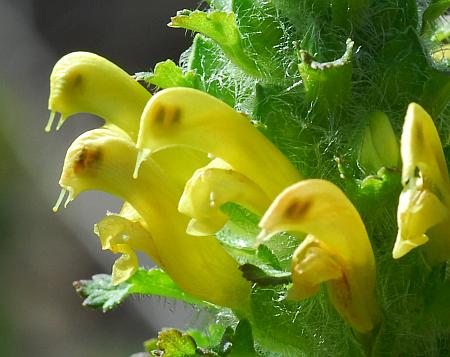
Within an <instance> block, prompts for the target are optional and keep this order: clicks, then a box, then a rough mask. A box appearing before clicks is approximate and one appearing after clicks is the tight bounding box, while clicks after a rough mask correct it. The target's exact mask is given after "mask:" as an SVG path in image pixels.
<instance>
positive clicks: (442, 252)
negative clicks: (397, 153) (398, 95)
mask: <svg viewBox="0 0 450 357" xmlns="http://www.w3.org/2000/svg"><path fill="white" fill-rule="evenodd" d="M401 157H402V161H403V169H402V184H403V191H402V193H401V194H400V200H399V205H398V211H397V223H398V235H397V239H396V242H395V246H394V250H393V252H392V255H393V257H394V258H395V259H398V258H401V257H402V256H404V255H405V254H407V253H408V252H409V251H411V250H412V249H414V248H416V247H418V246H421V245H423V244H425V243H427V242H428V241H429V243H427V245H426V247H425V254H426V256H427V258H428V260H429V261H430V262H432V263H439V262H443V261H446V260H447V259H449V258H450V236H449V232H450V215H449V213H450V212H449V207H450V181H449V176H448V171H447V164H446V162H445V157H444V152H443V150H442V144H441V141H440V139H439V135H438V133H437V130H436V127H435V125H434V123H433V119H432V118H431V117H430V116H429V115H428V113H427V112H426V111H425V110H424V109H423V108H422V107H421V106H420V105H418V104H416V103H411V104H410V105H409V107H408V110H407V113H406V117H405V124H404V126H403V133H402V138H401Z"/></svg>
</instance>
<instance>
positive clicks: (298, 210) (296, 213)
mask: <svg viewBox="0 0 450 357" xmlns="http://www.w3.org/2000/svg"><path fill="white" fill-rule="evenodd" d="M310 208H311V201H304V202H303V201H293V202H291V203H290V204H289V205H288V206H287V208H286V210H285V211H284V216H285V217H286V218H289V219H300V218H301V217H303V216H304V215H305V214H306V212H308V210H309V209H310Z"/></svg>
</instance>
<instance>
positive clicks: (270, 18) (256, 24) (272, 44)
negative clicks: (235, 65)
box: [233, 0, 293, 79]
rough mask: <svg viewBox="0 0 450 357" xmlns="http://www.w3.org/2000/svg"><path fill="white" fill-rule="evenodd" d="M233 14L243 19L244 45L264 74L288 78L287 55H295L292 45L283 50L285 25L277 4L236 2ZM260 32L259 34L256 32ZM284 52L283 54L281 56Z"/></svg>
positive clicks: (236, 0)
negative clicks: (276, 7) (280, 17)
mask: <svg viewBox="0 0 450 357" xmlns="http://www.w3.org/2000/svg"><path fill="white" fill-rule="evenodd" d="M233 12H234V13H235V14H236V18H238V19H239V22H238V29H239V32H240V34H241V38H242V43H243V46H244V48H245V49H247V51H249V52H250V51H251V53H250V54H249V56H250V57H251V58H253V59H254V61H255V62H256V63H257V64H258V68H263V69H264V73H270V75H271V77H272V79H273V76H274V75H275V76H277V78H284V74H285V68H283V65H285V62H286V61H284V60H283V55H285V53H284V51H288V52H291V53H292V50H293V48H292V45H291V43H290V42H289V43H288V44H287V46H286V45H285V46H283V45H284V43H283V40H284V41H286V39H283V36H284V33H283V30H282V26H283V24H282V23H280V21H279V19H278V16H277V12H276V10H275V8H274V7H273V4H272V3H271V2H269V1H256V4H255V1H254V0H234V1H233ZM255 29H257V31H255ZM282 49H283V50H284V51H283V53H280V52H281V51H282Z"/></svg>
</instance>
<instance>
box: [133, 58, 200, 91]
mask: <svg viewBox="0 0 450 357" xmlns="http://www.w3.org/2000/svg"><path fill="white" fill-rule="evenodd" d="M135 78H136V79H137V80H142V81H144V82H146V83H147V84H153V85H155V86H157V87H159V88H163V89H165V88H171V87H190V88H197V89H202V88H201V85H200V81H199V78H198V77H197V75H196V74H195V73H194V72H193V71H187V72H186V73H183V70H182V69H181V68H180V67H178V66H177V65H176V64H175V63H174V62H173V61H171V60H167V61H164V62H159V63H158V64H157V65H156V66H155V70H154V71H153V72H140V73H136V75H135Z"/></svg>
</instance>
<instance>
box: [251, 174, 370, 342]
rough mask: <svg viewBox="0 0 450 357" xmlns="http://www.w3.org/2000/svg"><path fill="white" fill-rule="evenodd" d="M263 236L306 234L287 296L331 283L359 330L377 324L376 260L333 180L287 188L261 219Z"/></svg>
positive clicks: (351, 208) (333, 296)
mask: <svg viewBox="0 0 450 357" xmlns="http://www.w3.org/2000/svg"><path fill="white" fill-rule="evenodd" d="M260 227H261V228H262V232H261V236H260V237H259V238H260V239H263V238H268V237H270V236H272V235H273V234H276V233H279V232H283V231H300V232H304V233H307V234H308V235H307V237H306V238H305V240H304V241H303V242H302V243H301V244H300V245H299V247H298V248H297V250H296V251H295V253H294V256H293V259H292V266H291V267H292V281H293V285H292V288H291V289H290V291H289V294H288V297H289V298H291V299H294V300H302V299H304V298H307V297H310V296H312V295H314V294H315V293H317V292H318V290H319V287H320V284H321V283H326V284H327V287H328V294H329V296H330V299H331V301H332V303H333V304H334V306H335V308H336V310H337V311H338V312H339V313H340V315H341V316H342V317H343V318H344V319H345V320H346V321H347V322H348V323H349V324H350V325H351V326H352V327H354V328H355V329H356V330H357V331H359V332H361V333H364V332H368V331H370V330H372V329H373V328H374V326H375V324H376V323H377V305H376V304H375V299H374V286H375V258H374V255H373V252H372V247H371V245H370V241H369V238H368V236H367V232H366V229H365V227H364V224H363V222H362V220H361V217H360V216H359V214H358V212H357V211H356V209H355V207H354V206H353V205H352V203H351V202H350V201H349V200H348V198H347V197H346V196H345V194H344V193H343V192H342V191H341V190H340V189H339V188H338V187H337V186H335V185H334V184H332V183H331V182H328V181H325V180H317V179H313V180H305V181H302V182H299V183H297V184H295V185H292V186H290V187H288V188H287V189H286V190H284V191H283V192H282V193H281V194H280V195H279V196H278V197H277V199H276V200H275V201H274V202H273V203H272V205H271V206H270V208H269V209H268V210H267V212H266V214H265V215H264V217H263V218H262V220H261V222H260Z"/></svg>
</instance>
